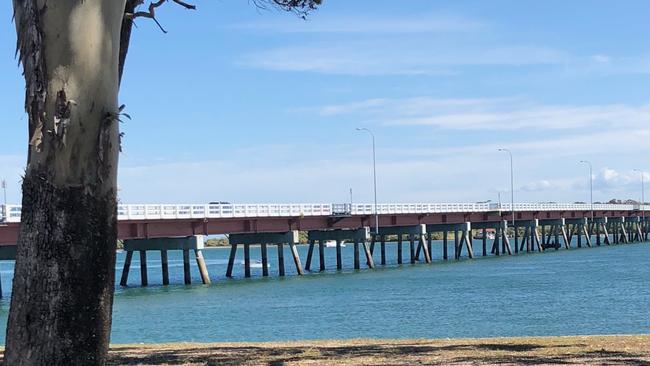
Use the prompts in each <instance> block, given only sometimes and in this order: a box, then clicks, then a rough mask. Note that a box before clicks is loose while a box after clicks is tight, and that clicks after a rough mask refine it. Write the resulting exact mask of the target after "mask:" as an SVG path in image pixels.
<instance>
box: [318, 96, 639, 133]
mask: <svg viewBox="0 0 650 366" xmlns="http://www.w3.org/2000/svg"><path fill="white" fill-rule="evenodd" d="M312 110H313V111H316V112H317V113H319V114H320V115H322V116H341V115H354V116H359V117H362V118H363V119H364V120H366V121H372V122H374V123H379V124H383V125H397V126H432V127H436V128H442V129H448V130H477V131H480V130H521V129H533V130H568V129H582V128H588V129H590V130H600V129H602V128H606V129H610V128H612V127H614V126H615V127H618V128H622V127H638V128H644V127H645V126H647V121H648V120H650V104H642V105H625V104H605V105H544V104H539V103H533V102H530V101H526V100H524V99H521V98H493V99H490V98H487V99H472V98H469V99H437V98H429V97H418V98H400V99H368V100H363V101H355V102H351V103H344V104H338V105H326V106H322V107H317V108H314V109H312Z"/></svg>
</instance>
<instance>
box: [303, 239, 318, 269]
mask: <svg viewBox="0 0 650 366" xmlns="http://www.w3.org/2000/svg"><path fill="white" fill-rule="evenodd" d="M315 242H316V241H315V240H309V249H308V250H307V260H306V261H305V271H311V257H312V255H313V254H314V246H315Z"/></svg>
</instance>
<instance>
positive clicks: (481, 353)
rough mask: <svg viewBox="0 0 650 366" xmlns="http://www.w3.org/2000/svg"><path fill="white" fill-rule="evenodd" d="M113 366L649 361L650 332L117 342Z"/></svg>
mask: <svg viewBox="0 0 650 366" xmlns="http://www.w3.org/2000/svg"><path fill="white" fill-rule="evenodd" d="M110 359H111V361H110V363H109V364H110V365H277V366H280V365H287V366H289V365H640V366H641V365H648V366H650V335H631V336H584V337H583V336H577V337H532V338H491V339H450V340H399V341H393V340H366V339H358V340H344V341H314V342H309V341H300V342H284V343H203V344H202V343H198V344H197V343H173V344H155V345H114V346H113V347H112V348H111V353H110Z"/></svg>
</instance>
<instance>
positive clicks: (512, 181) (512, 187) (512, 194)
mask: <svg viewBox="0 0 650 366" xmlns="http://www.w3.org/2000/svg"><path fill="white" fill-rule="evenodd" d="M499 151H501V152H507V153H508V155H509V156H510V209H511V210H512V229H513V230H517V228H516V227H515V177H514V176H515V174H514V167H513V164H512V151H510V150H509V149H499ZM518 252H519V248H518V245H515V253H518Z"/></svg>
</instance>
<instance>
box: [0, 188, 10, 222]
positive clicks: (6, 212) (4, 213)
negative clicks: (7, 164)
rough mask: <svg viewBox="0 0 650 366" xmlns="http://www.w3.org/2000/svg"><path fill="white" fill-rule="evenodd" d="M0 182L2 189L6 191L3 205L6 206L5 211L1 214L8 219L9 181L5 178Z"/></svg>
mask: <svg viewBox="0 0 650 366" xmlns="http://www.w3.org/2000/svg"><path fill="white" fill-rule="evenodd" d="M0 183H1V184H0V185H1V186H2V191H3V193H4V201H3V202H4V206H3V207H4V211H5V212H2V211H0V216H2V217H3V218H4V219H5V220H6V219H7V216H8V215H9V209H8V208H7V181H6V180H4V179H3V180H2V182H0Z"/></svg>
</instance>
